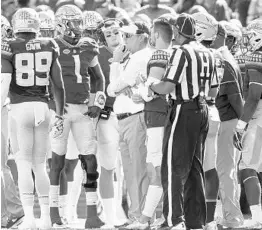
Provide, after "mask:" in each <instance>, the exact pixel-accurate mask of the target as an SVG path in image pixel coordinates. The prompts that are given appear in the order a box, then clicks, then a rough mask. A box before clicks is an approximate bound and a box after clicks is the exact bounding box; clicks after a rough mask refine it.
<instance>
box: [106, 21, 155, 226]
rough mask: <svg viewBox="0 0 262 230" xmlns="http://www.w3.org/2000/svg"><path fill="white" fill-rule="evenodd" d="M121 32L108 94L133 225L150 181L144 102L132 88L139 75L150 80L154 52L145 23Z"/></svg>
mask: <svg viewBox="0 0 262 230" xmlns="http://www.w3.org/2000/svg"><path fill="white" fill-rule="evenodd" d="M121 31H122V32H124V39H125V43H126V46H119V47H118V48H117V49H116V50H115V51H114V54H113V60H112V61H113V62H112V64H111V66H110V84H109V86H108V88H107V92H108V95H109V96H114V97H116V100H115V103H114V112H115V113H116V114H117V118H118V125H119V134H120V151H121V156H122V162H123V170H124V176H125V179H126V184H127V191H128V193H129V196H130V200H131V205H130V208H129V213H128V215H129V218H130V220H131V221H133V220H135V219H136V218H139V217H140V216H141V211H142V205H143V199H144V198H145V195H146V192H147V189H148V179H147V174H146V145H145V141H146V124H145V120H144V113H143V110H144V101H143V100H141V101H139V102H138V101H137V102H136V103H134V102H133V100H132V95H133V94H134V93H135V92H136V89H135V88H132V87H131V85H134V84H133V83H134V81H135V79H136V77H137V76H138V75H139V74H142V75H143V76H146V71H147V63H148V61H149V59H150V57H151V55H152V52H153V50H152V49H150V48H148V47H147V44H148V37H149V28H148V27H147V25H146V24H145V23H143V22H136V23H135V24H132V25H130V26H126V27H123V28H121ZM127 50H129V51H130V52H131V55H130V56H129V57H128V56H127V57H128V58H127V59H126V60H125V61H124V63H123V64H121V63H120V62H121V61H122V60H124V59H125V58H124V57H126V55H128V54H127V52H126V51H127Z"/></svg>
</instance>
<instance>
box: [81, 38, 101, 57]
mask: <svg viewBox="0 0 262 230" xmlns="http://www.w3.org/2000/svg"><path fill="white" fill-rule="evenodd" d="M77 46H78V47H80V48H81V49H82V50H84V51H89V52H93V53H95V54H96V55H97V54H99V45H98V43H97V42H96V41H95V40H94V39H92V38H88V37H85V38H81V39H80V41H79V42H78V44H77Z"/></svg>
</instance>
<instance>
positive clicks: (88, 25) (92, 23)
mask: <svg viewBox="0 0 262 230" xmlns="http://www.w3.org/2000/svg"><path fill="white" fill-rule="evenodd" d="M83 21H84V23H83V28H84V32H83V36H85V37H91V38H93V39H95V40H96V41H97V40H98V35H97V32H98V30H99V29H100V28H101V27H102V26H103V21H104V20H103V18H102V16H101V15H100V14H99V13H97V12H95V11H85V12H84V13H83Z"/></svg>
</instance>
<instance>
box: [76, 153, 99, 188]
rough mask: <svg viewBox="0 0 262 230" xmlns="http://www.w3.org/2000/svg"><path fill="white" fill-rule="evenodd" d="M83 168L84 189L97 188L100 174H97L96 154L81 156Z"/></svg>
mask: <svg viewBox="0 0 262 230" xmlns="http://www.w3.org/2000/svg"><path fill="white" fill-rule="evenodd" d="M79 160H80V161H81V167H82V169H83V171H84V179H83V183H82V185H83V187H84V188H97V179H98V177H99V173H98V172H97V160H96V156H95V155H94V154H91V155H79Z"/></svg>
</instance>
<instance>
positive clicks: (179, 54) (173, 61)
mask: <svg viewBox="0 0 262 230" xmlns="http://www.w3.org/2000/svg"><path fill="white" fill-rule="evenodd" d="M187 65H188V62H187V60H186V55H185V53H184V51H183V50H181V49H179V48H178V49H175V50H174V52H173V54H172V55H171V58H170V61H169V64H168V67H167V71H166V73H165V75H164V78H163V81H169V82H172V83H174V84H179V83H181V81H182V79H183V76H184V72H185V69H186V67H187Z"/></svg>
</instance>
